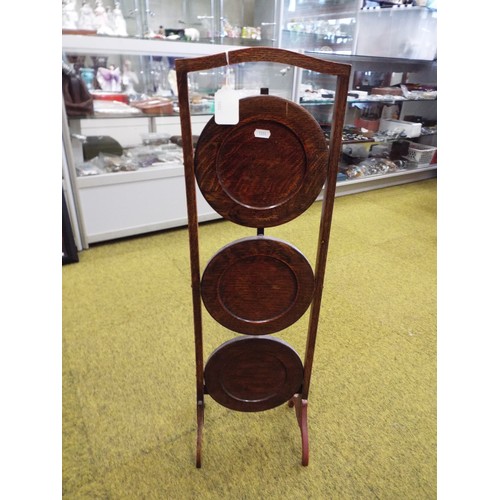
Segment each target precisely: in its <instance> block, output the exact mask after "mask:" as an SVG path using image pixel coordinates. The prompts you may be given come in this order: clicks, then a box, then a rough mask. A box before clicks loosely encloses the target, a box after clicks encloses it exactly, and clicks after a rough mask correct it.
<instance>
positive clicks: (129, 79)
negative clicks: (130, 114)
mask: <svg viewBox="0 0 500 500" xmlns="http://www.w3.org/2000/svg"><path fill="white" fill-rule="evenodd" d="M138 84H139V78H138V77H137V73H136V72H135V71H134V70H133V69H132V63H131V62H130V61H129V60H128V59H127V60H126V61H125V62H124V63H123V76H122V85H123V86H124V87H125V89H124V91H125V93H126V94H128V95H136V94H137V91H136V90H135V85H138Z"/></svg>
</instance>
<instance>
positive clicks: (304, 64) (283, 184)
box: [176, 47, 351, 467]
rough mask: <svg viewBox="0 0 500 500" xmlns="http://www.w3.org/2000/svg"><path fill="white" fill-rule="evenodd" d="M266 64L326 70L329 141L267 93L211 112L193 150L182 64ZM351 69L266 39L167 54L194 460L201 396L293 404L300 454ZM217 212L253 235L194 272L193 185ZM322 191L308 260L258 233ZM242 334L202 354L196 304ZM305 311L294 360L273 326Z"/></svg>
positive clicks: (248, 407) (256, 405)
mask: <svg viewBox="0 0 500 500" xmlns="http://www.w3.org/2000/svg"><path fill="white" fill-rule="evenodd" d="M260 61H269V62H274V63H281V64H286V65H287V66H296V67H298V68H303V69H308V70H311V71H317V72H320V73H325V74H328V75H332V76H335V77H336V93H335V95H336V100H335V107H334V112H333V115H332V128H331V130H332V132H331V137H330V142H329V146H328V145H327V142H326V139H325V136H324V134H323V131H322V130H321V128H320V126H319V125H318V123H317V122H316V120H315V119H314V118H313V117H312V116H311V115H310V114H309V113H308V112H307V111H306V110H304V108H302V107H301V106H299V105H297V104H296V103H294V102H292V101H289V100H287V99H283V98H281V97H276V96H271V95H260V96H253V97H246V98H243V99H241V100H240V101H239V121H238V123H236V124H235V125H220V124H217V123H216V122H215V120H214V118H212V119H211V120H210V121H209V122H208V123H207V125H206V126H205V128H204V130H203V131H202V133H201V134H200V136H199V138H198V142H197V146H196V151H194V147H193V138H192V134H191V116H190V108H189V94H188V83H187V81H188V78H187V77H188V73H190V72H193V71H201V70H208V69H213V68H217V67H222V66H226V65H231V64H238V63H245V62H260ZM350 69H351V68H350V66H349V65H346V64H338V63H334V62H328V61H323V60H320V59H317V58H314V57H310V56H306V55H302V54H298V53H294V52H291V51H287V50H283V49H272V48H266V47H259V48H249V49H240V50H234V51H231V52H228V53H221V54H216V55H213V56H206V57H199V58H193V59H178V60H176V71H177V83H178V91H179V107H180V116H181V130H182V146H183V153H184V166H185V181H186V197H187V209H188V229H189V243H190V261H191V285H192V300H193V319H194V334H195V355H196V398H197V422H198V430H197V444H196V466H197V467H201V449H202V431H203V424H204V407H205V394H208V395H210V396H211V397H212V399H213V400H215V401H216V402H217V403H219V404H221V405H222V406H225V407H226V408H229V409H231V410H235V411H241V412H255V411H265V410H269V409H271V408H275V407H276V406H279V405H281V404H284V403H287V402H288V405H289V406H290V407H294V408H295V411H296V416H297V421H298V424H299V427H300V431H301V437H302V464H303V465H307V464H308V463H309V439H308V423H307V401H308V394H309V384H310V377H311V370H312V363H313V357H314V348H315V341H316V334H317V329H318V320H319V313H320V306H321V297H322V290H323V281H324V275H325V267H326V258H327V253H328V243H329V236H330V228H331V220H332V213H333V205H334V198H335V187H336V177H337V170H338V166H337V165H338V161H339V156H340V150H341V142H342V128H343V123H344V114H345V104H346V100H347V89H348V82H349V75H350ZM197 186H198V188H199V190H200V191H201V193H202V194H203V196H204V197H205V199H206V200H207V202H208V203H209V204H210V205H211V206H212V207H213V208H214V210H216V211H217V212H218V213H219V214H220V215H221V216H222V217H223V218H225V219H227V220H229V221H232V222H234V223H236V224H239V225H242V226H246V227H251V228H256V229H257V234H256V235H253V236H249V237H245V238H242V239H240V240H237V241H234V242H232V243H230V244H228V245H226V246H225V247H223V248H221V249H220V250H219V251H218V252H217V253H216V254H215V255H214V257H212V259H210V261H209V262H208V263H207V265H206V267H205V270H204V272H203V275H201V272H200V258H199V238H198V217H197V207H196V187H197ZM323 188H324V196H323V201H322V203H323V209H322V214H321V221H320V229H319V234H318V245H317V255H316V263H315V269H314V270H313V269H312V267H311V265H310V264H309V262H308V260H307V259H306V257H305V256H304V255H303V254H302V253H301V252H300V250H299V249H298V248H296V247H295V246H293V245H292V244H290V243H288V242H286V241H283V240H280V239H278V238H271V237H269V236H266V235H264V229H265V228H267V227H273V226H279V225H281V224H284V223H286V222H288V221H290V220H292V219H294V218H296V217H299V216H300V215H301V214H303V213H304V212H305V211H306V210H307V209H308V208H309V207H310V205H311V204H312V203H313V202H314V201H315V200H316V199H317V198H318V195H319V194H320V192H321V190H322V189H323ZM203 305H204V307H205V308H206V310H207V311H208V312H209V313H210V315H211V316H212V318H213V319H214V320H215V321H216V322H217V323H219V324H220V325H222V326H224V327H225V328H228V329H230V330H232V331H234V332H236V333H239V334H243V335H244V336H243V337H241V336H240V337H235V338H233V339H231V340H229V341H227V342H225V343H223V344H222V345H221V346H219V347H218V348H217V349H216V350H215V351H214V352H213V353H212V354H211V355H210V356H209V358H208V360H207V362H206V364H205V363H204V355H203V328H202V306H203ZM308 309H309V311H310V312H309V326H308V333H307V344H306V352H305V358H304V361H302V360H301V358H300V356H299V355H298V354H297V353H296V351H295V350H294V349H293V348H292V346H290V345H289V344H287V343H286V342H285V341H283V340H281V339H278V338H276V337H273V336H271V335H270V334H272V333H276V332H279V331H282V330H284V329H285V328H287V327H289V326H290V325H292V324H293V323H295V322H296V321H297V320H298V319H299V318H301V317H302V316H303V315H304V314H305V313H306V311H307V310H308Z"/></svg>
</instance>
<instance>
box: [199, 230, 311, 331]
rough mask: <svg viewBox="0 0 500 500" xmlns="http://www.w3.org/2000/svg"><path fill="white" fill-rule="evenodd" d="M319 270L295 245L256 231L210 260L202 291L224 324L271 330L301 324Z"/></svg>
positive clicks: (204, 300) (233, 326)
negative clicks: (300, 320)
mask: <svg viewBox="0 0 500 500" xmlns="http://www.w3.org/2000/svg"><path fill="white" fill-rule="evenodd" d="M313 291H314V272H313V270H312V268H311V265H310V264H309V262H308V260H307V259H306V257H305V256H304V255H303V254H302V253H301V252H300V251H299V250H298V249H297V248H295V247H294V246H292V245H290V244H289V243H286V242H284V241H282V240H279V239H276V238H270V237H268V236H251V237H248V238H243V239H240V240H237V241H235V242H233V243H230V244H229V245H226V246H225V247H223V248H222V249H221V250H220V251H219V252H217V253H216V254H215V256H214V257H213V258H212V259H211V260H210V262H209V263H208V265H207V267H206V269H205V272H204V273H203V277H202V280H201V295H202V298H203V302H204V304H205V307H206V308H207V310H208V312H209V313H210V314H211V315H212V316H213V318H214V319H215V320H216V321H218V322H219V323H220V324H221V325H223V326H225V327H226V328H229V329H230V330H233V331H235V332H239V333H245V334H248V335H266V334H269V333H274V332H277V331H279V330H283V329H284V328H286V327H287V326H290V325H291V324H293V323H295V321H297V320H298V319H299V318H300V317H301V316H302V315H303V314H304V313H305V312H306V310H307V308H308V307H309V304H310V303H311V300H312V295H313Z"/></svg>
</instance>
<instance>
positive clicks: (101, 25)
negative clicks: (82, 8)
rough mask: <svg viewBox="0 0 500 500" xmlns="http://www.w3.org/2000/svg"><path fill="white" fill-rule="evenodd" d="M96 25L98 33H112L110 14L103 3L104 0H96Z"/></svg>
mask: <svg viewBox="0 0 500 500" xmlns="http://www.w3.org/2000/svg"><path fill="white" fill-rule="evenodd" d="M94 15H95V27H96V29H97V34H98V35H112V34H113V31H112V30H111V29H110V27H109V23H108V15H107V13H106V9H105V8H104V6H103V4H102V0H96V3H95V9H94Z"/></svg>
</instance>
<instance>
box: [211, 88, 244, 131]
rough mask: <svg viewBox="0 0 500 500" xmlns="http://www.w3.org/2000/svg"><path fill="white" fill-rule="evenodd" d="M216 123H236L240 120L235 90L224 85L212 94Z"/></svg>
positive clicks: (238, 102)
mask: <svg viewBox="0 0 500 500" xmlns="http://www.w3.org/2000/svg"><path fill="white" fill-rule="evenodd" d="M214 105H215V113H214V119H215V123H217V125H236V124H237V123H238V122H239V121H240V98H239V94H238V92H237V91H236V90H234V89H231V88H229V87H228V86H227V85H224V86H223V87H222V88H220V89H219V90H218V91H217V92H216V93H215V95H214Z"/></svg>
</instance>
